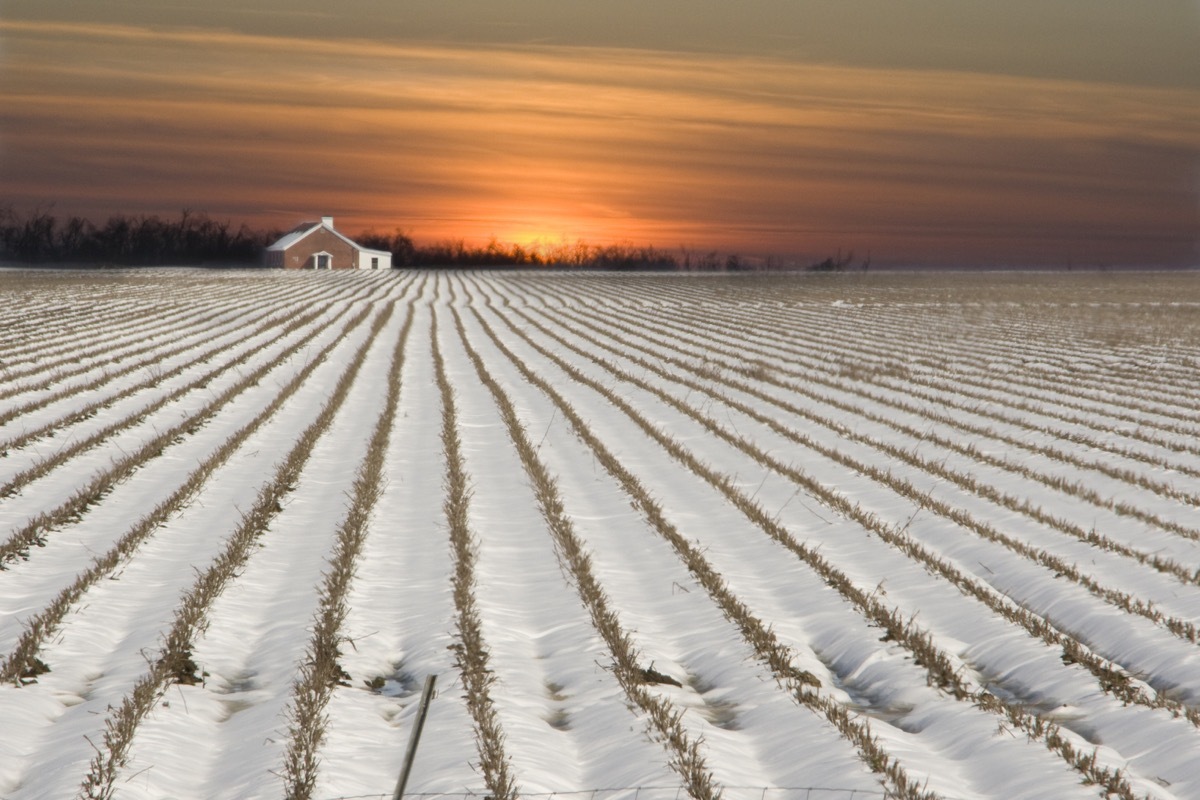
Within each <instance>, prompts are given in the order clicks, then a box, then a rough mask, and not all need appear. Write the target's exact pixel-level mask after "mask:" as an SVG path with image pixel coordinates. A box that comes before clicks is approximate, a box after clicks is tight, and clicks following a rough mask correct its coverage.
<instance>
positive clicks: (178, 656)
mask: <svg viewBox="0 0 1200 800" xmlns="http://www.w3.org/2000/svg"><path fill="white" fill-rule="evenodd" d="M392 309H393V306H392V305H390V304H389V306H388V308H387V309H386V310H385V311H384V312H383V313H382V314H380V315H378V316H377V317H376V319H375V322H374V323H373V324H372V326H371V334H370V336H369V337H368V338H367V341H366V342H364V343H363V344H362V346H361V347H360V348H359V349H358V352H357V353H356V354H355V357H354V359H353V360H352V361H351V363H350V364H349V365H348V366H347V368H346V370H345V371H344V372H343V373H342V376H341V378H340V379H339V380H338V383H337V385H336V386H335V387H334V390H333V392H332V394H331V395H330V397H329V399H328V401H326V403H325V405H324V406H323V407H322V409H321V412H320V413H319V414H318V415H317V418H316V419H315V420H314V421H313V422H312V423H311V424H310V425H309V426H308V427H307V428H305V430H304V431H303V433H301V434H300V437H299V438H298V439H297V441H296V444H295V445H294V446H293V447H292V449H291V451H290V452H289V453H288V455H287V456H286V457H285V458H284V460H283V462H282V463H281V464H280V465H279V467H278V468H277V469H276V472H275V475H274V476H273V478H272V480H271V481H270V482H269V483H268V484H266V485H265V486H264V487H263V488H262V490H261V491H260V492H259V494H258V497H257V498H256V499H255V502H254V505H253V506H252V507H251V508H250V510H249V511H247V512H246V513H245V514H244V515H243V516H242V520H241V522H240V523H239V524H238V526H237V529H236V530H235V531H234V532H233V534H232V535H231V536H230V537H229V539H228V540H227V542H226V547H225V550H224V551H223V552H221V554H220V555H218V556H217V557H216V559H214V560H213V562H212V564H210V565H209V567H208V568H207V569H206V570H204V572H202V573H201V574H200V576H199V577H198V578H197V579H196V582H195V583H194V584H193V586H192V588H191V589H190V590H189V591H188V593H187V594H186V595H185V596H184V598H183V600H182V601H181V602H180V605H179V607H178V608H177V609H176V611H175V621H174V623H173V624H172V626H171V630H170V631H169V632H168V633H167V635H166V640H165V643H164V645H163V648H162V651H161V653H160V655H159V657H158V658H157V659H156V660H155V661H154V662H153V663H152V664H151V666H150V669H149V671H148V672H147V673H146V674H144V675H143V676H142V677H141V678H140V679H139V680H138V682H137V683H136V684H135V685H134V688H133V690H132V691H131V692H130V693H129V694H127V695H126V696H125V698H124V699H123V700H122V702H121V704H120V706H119V707H117V708H116V709H115V710H114V711H113V712H112V713H111V714H110V715H109V717H108V719H107V720H105V731H104V737H103V742H102V745H101V746H100V747H99V748H98V750H97V753H96V756H95V757H94V758H93V759H92V762H91V765H90V767H89V770H88V774H87V775H86V776H85V778H84V780H83V783H82V784H81V785H80V790H79V796H80V797H81V798H89V800H92V799H95V798H102V799H103V800H108V799H109V798H111V797H112V796H113V793H114V792H115V791H116V785H115V782H116V779H117V776H118V774H119V773H120V771H121V769H123V768H124V766H125V765H126V764H127V763H128V761H129V751H130V749H131V747H132V746H133V737H134V734H135V733H136V731H137V728H138V725H139V724H140V723H141V721H142V719H144V718H145V716H146V715H147V714H148V713H150V711H151V710H152V709H153V708H154V706H155V705H156V704H157V702H158V699H159V698H160V697H161V696H162V693H163V692H164V691H166V689H167V687H168V686H169V685H170V684H171V683H172V682H175V683H188V682H194V681H196V680H198V677H197V676H196V673H195V670H196V665H195V662H194V661H193V660H192V657H191V649H192V642H193V641H194V640H195V638H196V637H197V636H199V635H201V634H202V633H203V631H204V628H205V626H206V625H207V612H208V609H209V607H210V606H211V605H212V602H213V601H214V600H215V599H216V598H217V597H218V596H219V595H220V594H221V592H222V591H224V589H225V587H226V586H227V585H228V584H229V582H230V581H232V580H233V579H234V578H235V577H237V575H238V574H239V573H240V571H241V569H242V567H243V566H244V565H245V563H246V562H247V561H248V560H249V558H250V555H251V554H252V553H253V552H254V549H255V546H256V543H257V542H258V539H259V537H261V536H262V534H263V532H264V531H265V530H266V528H267V525H268V524H269V523H270V521H271V519H272V518H273V517H274V516H275V514H277V513H278V510H279V509H280V508H282V501H283V499H284V497H285V495H286V494H287V493H288V492H289V491H291V487H293V486H294V485H295V484H296V482H297V481H298V480H299V478H300V474H301V472H302V470H303V468H304V465H305V463H307V461H308V457H309V455H310V454H311V453H312V449H313V447H314V446H315V445H316V442H317V439H318V438H320V436H321V434H322V433H324V432H325V430H326V429H327V428H328V427H329V424H330V423H331V422H332V421H333V417H334V415H335V414H336V413H337V411H338V409H339V408H340V407H341V405H342V403H343V402H344V401H345V399H346V395H347V394H348V393H349V391H350V386H351V384H352V383H353V382H354V379H355V377H356V376H357V374H358V371H359V369H360V368H361V366H362V363H363V360H364V359H365V358H366V354H367V350H368V349H369V348H370V346H371V343H372V341H373V340H374V338H375V337H376V336H377V335H378V333H379V331H380V329H382V327H383V325H384V324H386V322H387V319H388V318H389V317H390V316H391V313H392Z"/></svg>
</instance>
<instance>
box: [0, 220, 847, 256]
mask: <svg viewBox="0 0 1200 800" xmlns="http://www.w3.org/2000/svg"><path fill="white" fill-rule="evenodd" d="M283 233H284V232H283V231H281V230H276V229H272V230H258V229H254V228H251V227H249V226H248V225H246V224H245V223H243V224H241V225H238V226H237V227H234V226H233V224H232V223H231V222H229V221H223V222H222V221H218V220H214V219H212V218H211V217H209V216H208V215H207V214H204V213H195V212H192V211H190V210H188V209H184V210H183V211H182V212H180V214H179V216H178V217H177V218H174V219H163V218H162V217H159V216H157V215H153V214H151V215H140V216H127V215H123V214H118V215H115V216H112V217H109V219H108V221H107V222H105V223H104V224H102V225H97V224H95V223H93V222H91V221H90V220H88V219H85V218H83V217H79V216H70V217H67V218H65V219H61V220H60V219H59V218H58V217H57V216H55V214H54V213H53V208H52V207H41V208H37V209H35V210H34V211H32V212H30V213H28V214H24V215H22V214H18V213H17V212H15V211H13V209H12V208H11V207H0V261H15V262H21V263H27V264H86V265H100V266H105V265H112V266H161V265H172V266H174V265H231V266H232V265H237V266H249V265H257V264H261V263H262V253H263V250H264V249H265V248H266V247H267V246H269V245H270V244H272V243H273V242H275V241H276V240H278V239H279V238H280V237H281V236H282V235H283ZM355 241H357V242H358V243H359V244H360V245H362V246H363V247H367V248H370V249H373V250H386V251H389V252H390V253H391V254H392V266H393V267H397V268H399V267H433V268H438V267H527V268H528V267H568V268H577V269H580V268H581V269H603V270H663V271H707V272H711V271H725V272H742V271H753V270H762V269H766V270H774V269H789V268H790V269H795V268H797V267H796V266H795V265H793V264H784V263H781V262H778V261H772V259H769V258H768V259H765V260H764V259H746V258H742V257H740V256H737V255H725V254H721V253H718V252H717V251H715V250H714V251H708V252H695V251H692V250H690V249H688V248H680V249H679V251H678V252H672V251H667V250H660V249H657V248H655V247H652V246H637V245H632V244H608V245H589V244H587V243H585V242H582V241H579V242H575V243H566V242H563V243H557V244H555V243H551V244H542V243H539V244H537V245H533V246H526V245H520V244H513V243H504V242H499V241H497V240H496V239H495V238H493V239H491V240H490V241H488V242H487V244H484V245H469V244H467V243H466V242H465V241H464V240H462V239H452V240H447V241H441V242H434V243H431V244H417V243H416V242H414V241H413V239H412V237H410V236H409V235H408V234H406V233H404V232H403V231H401V230H399V229H397V230H396V231H395V233H393V234H391V235H387V234H380V233H376V232H370V231H369V232H366V233H363V234H361V235H359V236H358V237H356V238H355ZM851 259H852V254H851V255H847V256H845V257H844V258H843V257H842V255H841V253H839V254H838V256H837V258H827V259H825V260H824V261H821V262H817V263H814V264H810V265H808V266H807V267H802V268H806V269H809V270H817V271H831V270H842V269H844V268H846V267H847V266H848V265H849V264H850V261H851ZM864 266H866V265H865V264H864Z"/></svg>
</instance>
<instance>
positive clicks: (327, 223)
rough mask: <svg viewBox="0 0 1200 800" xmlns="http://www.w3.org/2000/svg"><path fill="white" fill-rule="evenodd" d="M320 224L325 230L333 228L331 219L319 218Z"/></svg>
mask: <svg viewBox="0 0 1200 800" xmlns="http://www.w3.org/2000/svg"><path fill="white" fill-rule="evenodd" d="M321 224H322V225H324V226H325V227H326V228H331V229H332V228H333V217H321Z"/></svg>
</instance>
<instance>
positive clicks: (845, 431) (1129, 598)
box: [531, 323, 1200, 718]
mask: <svg viewBox="0 0 1200 800" xmlns="http://www.w3.org/2000/svg"><path fill="white" fill-rule="evenodd" d="M531 324H534V325H537V323H531ZM537 327H538V328H539V330H541V331H542V332H543V333H544V334H545V335H547V336H550V337H552V338H554V339H555V340H556V341H559V342H560V343H562V344H563V345H564V346H570V345H568V344H567V343H566V342H565V341H564V340H562V338H561V337H558V336H556V335H555V334H554V333H553V332H551V331H549V330H548V329H546V328H545V327H544V326H537ZM575 335H576V336H578V337H580V338H583V339H585V340H586V341H588V342H589V343H591V344H593V345H595V346H597V347H599V348H601V349H604V350H607V351H609V352H613V353H618V354H620V355H621V356H622V357H624V358H627V359H629V360H630V361H632V362H633V363H635V364H637V365H638V366H639V367H641V368H643V369H646V370H649V371H650V372H652V373H654V374H657V375H660V376H661V377H663V378H666V379H668V380H671V381H674V382H676V383H679V384H681V385H683V386H685V387H687V388H688V389H689V390H692V391H697V392H701V393H703V394H706V395H708V396H710V397H712V398H714V399H716V400H718V401H720V402H722V403H724V404H726V405H727V406H728V407H730V408H733V409H736V410H737V411H740V412H742V413H743V414H745V415H747V416H749V417H751V418H753V419H755V420H756V421H758V422H760V423H762V424H764V425H767V426H768V427H770V428H771V429H772V430H774V431H775V432H776V433H778V434H780V435H781V436H784V437H786V438H788V439H791V440H792V441H794V442H796V443H797V444H801V445H803V446H804V447H806V448H808V449H810V450H813V451H815V452H818V453H821V454H822V455H824V456H826V457H828V458H830V459H832V460H834V461H837V462H838V463H840V464H842V465H844V466H847V467H850V468H851V469H853V470H855V471H857V472H859V473H860V474H863V475H866V476H867V477H870V478H872V479H873V480H876V481H877V482H879V483H881V484H883V485H886V486H888V487H889V488H891V489H892V490H893V491H895V492H896V493H897V494H899V495H901V496H903V497H906V498H908V499H910V500H913V501H914V502H916V503H918V504H919V505H920V507H922V508H927V509H929V510H931V511H933V512H935V513H936V514H938V515H940V516H943V517H945V518H947V519H950V520H952V521H954V522H955V523H956V524H959V525H961V526H963V527H964V528H967V529H968V530H971V531H973V532H975V533H976V534H978V535H980V536H981V537H982V538H985V539H988V540H989V541H993V542H996V543H998V544H1002V545H1004V546H1005V547H1007V548H1009V549H1010V550H1012V551H1014V552H1016V553H1019V554H1020V555H1022V556H1023V557H1025V558H1028V559H1030V560H1032V561H1035V562H1036V563H1038V564H1040V565H1042V566H1043V567H1045V568H1047V569H1051V570H1053V571H1054V572H1055V573H1056V575H1059V576H1063V577H1067V578H1069V579H1071V580H1072V581H1074V582H1076V583H1078V584H1080V585H1081V586H1084V587H1085V588H1087V589H1088V590H1089V591H1091V592H1092V593H1093V594H1095V595H1096V596H1098V597H1100V598H1101V599H1103V600H1105V601H1106V602H1109V603H1112V604H1113V605H1116V606H1117V607H1119V608H1121V609H1123V610H1125V611H1127V612H1129V613H1133V614H1137V615H1139V616H1143V617H1145V618H1147V619H1149V620H1151V621H1153V622H1156V623H1159V624H1162V625H1163V626H1164V627H1166V628H1167V629H1168V630H1169V631H1171V632H1172V633H1174V634H1175V635H1177V636H1179V637H1181V638H1184V639H1187V640H1188V641H1190V642H1192V643H1196V642H1197V641H1200V630H1198V629H1197V626H1195V625H1193V624H1192V623H1190V622H1187V621H1186V620H1182V619H1179V618H1177V617H1172V616H1168V615H1165V614H1163V613H1162V612H1161V611H1159V610H1158V609H1157V608H1156V607H1155V605H1154V604H1153V603H1150V602H1147V601H1144V600H1141V599H1139V598H1135V597H1134V596H1133V595H1131V594H1129V593H1127V592H1120V591H1117V590H1115V589H1111V588H1108V587H1104V586H1102V585H1101V584H1100V583H1099V582H1098V581H1096V580H1095V579H1094V578H1092V577H1091V576H1089V575H1086V574H1084V573H1082V572H1081V571H1080V570H1079V569H1078V568H1077V567H1076V566H1075V565H1074V564H1071V563H1069V562H1067V561H1065V560H1063V559H1062V558H1059V557H1058V556H1055V555H1054V554H1052V553H1050V552H1048V551H1046V550H1043V549H1040V548H1035V547H1033V546H1031V545H1028V544H1026V543H1024V542H1022V541H1020V540H1018V539H1016V538H1015V537H1012V536H1008V535H1006V534H1003V533H1001V532H999V531H997V530H996V529H995V528H994V527H993V526H991V525H989V524H987V523H985V522H982V521H980V520H977V519H975V518H974V517H973V516H972V515H971V514H970V513H969V512H967V511H965V510H962V509H956V508H953V507H951V506H949V505H948V504H946V503H943V502H942V501H939V500H937V499H936V498H934V497H933V495H932V494H931V493H929V492H924V491H921V490H919V489H917V488H916V487H915V486H914V485H913V484H912V483H911V482H910V481H908V480H905V479H900V478H896V477H895V476H894V475H892V473H891V472H890V471H888V470H884V469H881V468H879V467H877V466H874V465H871V464H865V463H863V462H860V461H858V460H857V459H853V458H851V457H849V456H847V455H846V454H845V453H843V452H842V451H840V450H838V449H836V448H833V447H829V446H826V445H823V444H821V443H820V442H818V441H816V440H814V439H812V438H811V437H809V436H807V435H805V434H803V433H800V432H798V431H797V430H795V429H794V428H791V427H789V426H785V425H782V424H781V423H779V422H778V421H777V420H775V419H774V418H772V417H768V416H766V415H765V414H763V413H761V412H760V411H759V410H758V409H756V408H754V407H752V406H749V405H747V404H745V403H741V402H738V401H736V400H734V399H733V398H731V397H729V396H728V395H726V394H724V393H723V392H721V391H719V390H717V389H716V388H714V387H712V386H711V385H708V384H706V383H700V382H697V381H693V380H689V379H687V378H685V377H683V376H682V375H681V374H680V373H681V372H682V371H683V370H686V369H687V364H686V362H685V360H683V359H677V358H672V357H670V356H663V355H661V354H658V355H657V358H658V360H659V361H661V362H662V363H667V364H671V365H673V366H674V367H676V370H675V371H672V372H668V371H666V370H665V369H663V368H662V367H661V366H659V364H658V363H656V362H655V361H651V360H647V359H643V358H639V357H638V356H636V355H634V354H633V353H632V352H631V351H632V350H635V349H641V348H637V347H636V346H634V345H631V344H630V343H629V342H628V340H626V341H625V343H624V344H625V346H624V348H623V349H621V350H618V349H617V348H616V347H614V346H609V345H605V344H603V343H602V342H600V341H599V340H597V339H596V338H595V337H593V336H590V335H589V334H588V333H587V332H586V331H585V330H580V329H578V328H577V329H576V330H575ZM696 374H697V375H700V376H701V377H703V376H702V374H701V373H699V372H697V373H696ZM721 383H722V384H724V385H728V386H731V387H734V388H736V389H738V390H739V391H742V392H744V393H746V394H749V395H751V396H753V397H755V398H757V399H759V400H762V401H763V402H765V403H767V404H769V405H773V406H776V407H778V408H780V409H782V410H784V411H786V412H788V413H789V414H791V415H795V416H797V417H800V418H803V419H807V420H809V421H812V422H815V423H817V424H819V425H821V426H823V427H825V428H828V429H829V430H832V431H835V432H836V433H837V434H838V435H839V436H841V437H843V438H846V439H849V440H851V441H856V442H860V443H863V444H867V445H869V446H871V447H874V448H875V449H877V450H879V451H880V452H883V453H886V454H888V455H890V456H893V457H895V458H897V459H900V460H903V461H905V462H906V463H909V464H911V465H913V466H916V467H918V468H920V469H923V470H924V471H926V472H927V473H929V474H931V475H937V476H939V477H942V478H946V479H947V480H949V481H951V482H953V483H956V484H957V485H959V486H961V487H963V488H966V489H968V490H971V491H974V492H975V493H976V494H978V495H980V496H982V497H985V498H987V499H991V500H993V501H994V502H997V503H998V504H1000V505H1005V506H1006V507H1008V508H1010V509H1013V510H1018V511H1019V510H1021V508H1022V506H1021V505H1020V503H1018V502H1017V501H1016V500H1015V499H1010V500H1011V502H1005V500H1006V497H1007V496H1004V495H1000V494H999V493H998V492H996V490H995V489H994V488H992V487H991V486H990V485H987V484H981V483H979V482H978V481H976V480H975V479H974V478H971V477H970V476H968V475H964V474H962V473H958V472H956V471H954V470H949V469H947V468H946V467H945V465H944V463H941V462H935V461H932V460H929V459H924V458H921V457H920V456H919V455H918V454H917V453H915V452H911V451H908V450H903V449H901V448H898V447H895V446H893V445H889V444H887V443H886V442H882V441H880V440H878V439H875V438H874V437H871V436H868V435H866V434H860V433H859V432H858V431H857V430H853V429H850V428H848V427H846V426H845V425H842V424H840V423H837V422H835V421H833V420H831V419H829V418H827V417H824V416H821V415H819V414H817V413H816V412H814V411H813V410H812V409H811V408H808V407H801V406H797V405H795V404H792V403H788V402H786V401H784V400H782V399H780V398H778V397H774V396H772V395H770V394H767V393H765V392H762V391H760V390H758V389H757V388H755V387H754V386H752V385H751V384H748V383H746V382H744V381H738V380H736V379H734V378H732V377H728V376H727V377H725V378H724V379H723V380H722V381H721ZM859 413H860V414H862V415H864V416H869V418H871V419H873V420H875V421H879V422H883V423H885V424H886V423H887V420H886V419H884V418H882V417H878V418H877V417H876V416H875V415H866V412H863V411H861V410H860V412H859ZM894 427H902V426H898V425H894ZM911 433H912V434H913V435H917V434H918V433H919V432H916V431H911ZM967 449H968V450H970V447H968V448H967ZM778 469H779V470H780V471H786V470H788V469H790V465H780V466H779V467H778ZM813 491H820V488H819V486H818V488H816V489H814V490H813ZM1078 535H1084V534H1083V532H1082V531H1079V532H1078ZM1189 713H1191V712H1189ZM1189 718H1190V717H1189Z"/></svg>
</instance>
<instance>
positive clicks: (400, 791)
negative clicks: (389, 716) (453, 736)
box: [392, 675, 437, 800]
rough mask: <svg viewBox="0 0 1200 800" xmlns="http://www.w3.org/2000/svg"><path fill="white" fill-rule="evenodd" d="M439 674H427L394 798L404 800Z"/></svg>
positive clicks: (394, 799)
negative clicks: (434, 685) (405, 788)
mask: <svg viewBox="0 0 1200 800" xmlns="http://www.w3.org/2000/svg"><path fill="white" fill-rule="evenodd" d="M436 680H437V675H426V676H425V689H424V691H422V692H421V705H420V707H419V708H418V709H417V719H416V721H415V722H414V723H413V730H412V733H411V734H410V735H409V737H408V749H407V750H405V752H404V766H403V767H401V768H400V779H399V780H398V781H396V791H395V793H393V794H392V800H402V798H403V797H404V784H406V783H408V773H409V772H411V771H412V765H413V761H414V760H415V759H416V757H417V743H418V742H420V741H421V728H423V727H425V715H426V714H428V713H429V701H430V700H432V699H433V684H434V682H435V681H436Z"/></svg>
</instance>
